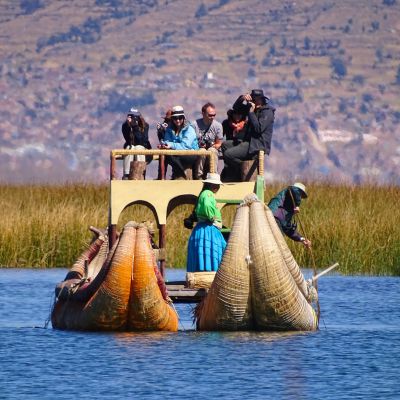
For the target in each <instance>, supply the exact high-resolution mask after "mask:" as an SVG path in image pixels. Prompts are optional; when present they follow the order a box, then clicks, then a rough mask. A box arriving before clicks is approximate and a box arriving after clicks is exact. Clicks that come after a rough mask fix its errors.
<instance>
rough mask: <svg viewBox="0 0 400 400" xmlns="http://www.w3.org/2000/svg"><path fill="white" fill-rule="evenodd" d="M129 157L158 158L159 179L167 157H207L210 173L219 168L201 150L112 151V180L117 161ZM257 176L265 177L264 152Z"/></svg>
mask: <svg viewBox="0 0 400 400" xmlns="http://www.w3.org/2000/svg"><path fill="white" fill-rule="evenodd" d="M127 155H134V156H135V155H144V156H158V157H159V168H158V179H161V180H164V179H165V156H205V157H208V158H209V165H210V172H216V170H217V166H216V165H215V163H214V157H213V156H214V154H213V153H212V152H210V151H207V150H205V149H199V150H166V149H154V150H153V149H151V150H125V149H116V150H111V153H110V180H114V179H115V174H116V160H118V159H121V158H122V157H123V156H127ZM257 175H261V176H264V151H260V152H259V153H258V173H257Z"/></svg>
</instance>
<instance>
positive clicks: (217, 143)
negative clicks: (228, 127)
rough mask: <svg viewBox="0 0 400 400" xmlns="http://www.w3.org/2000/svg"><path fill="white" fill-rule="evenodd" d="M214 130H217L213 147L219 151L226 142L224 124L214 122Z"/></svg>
mask: <svg viewBox="0 0 400 400" xmlns="http://www.w3.org/2000/svg"><path fill="white" fill-rule="evenodd" d="M214 130H215V140H214V144H213V146H212V147H214V148H216V149H217V150H218V149H219V148H220V147H221V145H222V142H223V140H224V133H223V128H222V124H221V123H220V122H218V121H215V122H214Z"/></svg>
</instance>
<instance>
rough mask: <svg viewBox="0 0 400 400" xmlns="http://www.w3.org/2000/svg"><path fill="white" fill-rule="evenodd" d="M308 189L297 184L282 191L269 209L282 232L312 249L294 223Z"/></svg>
mask: <svg viewBox="0 0 400 400" xmlns="http://www.w3.org/2000/svg"><path fill="white" fill-rule="evenodd" d="M307 197H308V196H307V191H306V187H305V186H304V185H303V184H302V183H300V182H296V183H294V184H293V185H291V186H288V187H287V188H285V189H283V190H282V191H280V192H279V193H278V194H277V195H275V196H274V197H273V198H272V199H271V200H270V201H269V203H268V207H269V209H270V210H271V211H272V214H273V215H274V217H275V221H276V222H277V224H278V226H279V228H280V229H281V231H282V232H283V233H284V234H285V235H286V236H288V237H289V238H290V239H292V240H294V241H295V242H301V243H303V244H304V246H305V247H306V248H308V249H309V248H311V241H310V240H309V239H307V238H305V237H303V236H302V235H300V233H299V232H298V231H297V223H296V222H295V221H292V219H294V216H295V215H296V214H297V213H299V212H300V203H301V200H302V199H306V198H307Z"/></svg>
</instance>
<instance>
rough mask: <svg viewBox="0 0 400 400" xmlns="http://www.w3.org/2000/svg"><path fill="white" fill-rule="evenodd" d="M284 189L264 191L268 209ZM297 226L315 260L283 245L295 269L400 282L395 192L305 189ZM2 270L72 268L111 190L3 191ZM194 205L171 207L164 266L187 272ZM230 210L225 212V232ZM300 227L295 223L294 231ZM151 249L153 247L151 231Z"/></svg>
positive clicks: (133, 215)
mask: <svg viewBox="0 0 400 400" xmlns="http://www.w3.org/2000/svg"><path fill="white" fill-rule="evenodd" d="M284 187H285V184H273V185H269V184H267V187H266V194H265V199H266V202H267V203H268V199H270V198H271V197H272V196H273V195H274V194H275V193H276V192H278V191H280V190H281V189H282V188H284ZM307 191H308V192H309V198H308V199H307V200H305V201H303V202H302V204H301V207H300V208H301V213H300V215H299V216H300V221H301V226H302V227H304V229H305V231H306V232H305V233H304V236H307V237H308V238H310V239H311V240H312V243H313V249H312V254H311V253H310V252H309V251H307V250H305V249H304V248H303V246H302V245H301V244H300V243H295V242H292V241H290V239H288V240H287V241H288V243H289V246H290V248H291V250H292V252H293V255H294V256H295V258H296V260H297V261H298V263H299V265H301V266H306V267H312V266H313V262H314V260H315V263H316V266H317V268H318V269H321V268H325V267H327V266H329V265H331V264H333V263H334V262H339V264H340V267H339V269H338V271H339V272H341V273H345V274H373V275H400V226H399V222H398V221H400V209H399V208H398V207H397V205H396V203H397V200H398V199H399V198H400V188H399V187H396V186H374V185H372V184H371V185H365V186H346V185H334V184H329V183H328V184H313V183H309V184H307ZM0 193H1V195H0V265H1V266H3V267H70V266H71V264H72V263H73V262H74V261H75V259H76V258H77V256H78V255H79V254H80V252H81V251H82V250H83V249H84V248H85V247H86V246H87V244H88V243H89V242H90V240H91V237H92V234H91V233H90V232H89V230H88V227H89V226H90V225H93V226H96V227H98V228H103V229H104V228H106V226H107V220H108V215H107V214H108V186H107V185H101V186H99V185H89V184H67V185H63V186H10V185H2V186H0ZM192 208H193V206H192V205H187V206H181V207H178V208H176V209H175V210H174V211H173V212H172V213H171V215H170V216H169V217H168V221H167V243H168V247H167V265H168V266H178V267H184V266H185V265H186V249H187V240H188V237H189V235H190V231H189V230H188V229H185V228H184V226H183V219H184V218H185V217H187V216H188V215H189V214H190V212H191V211H192ZM234 212H235V207H232V206H230V207H229V208H226V209H224V210H223V213H222V214H223V220H224V224H226V225H228V226H230V224H231V221H232V218H233V215H234ZM131 219H132V220H136V221H139V222H141V221H145V220H150V221H153V222H154V221H155V220H154V216H153V214H152V212H151V211H150V210H149V209H148V208H146V207H145V206H139V205H134V206H132V207H130V208H128V209H126V210H124V212H123V213H122V214H121V217H120V220H119V224H118V228H121V227H122V226H123V225H124V223H125V222H127V221H128V220H131ZM299 227H300V224H299ZM155 239H156V242H157V240H158V236H157V230H156V237H155Z"/></svg>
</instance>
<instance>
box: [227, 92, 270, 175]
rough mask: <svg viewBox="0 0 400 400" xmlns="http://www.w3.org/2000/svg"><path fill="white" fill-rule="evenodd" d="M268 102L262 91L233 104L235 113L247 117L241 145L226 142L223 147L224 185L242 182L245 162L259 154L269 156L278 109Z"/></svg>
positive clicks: (230, 141)
mask: <svg viewBox="0 0 400 400" xmlns="http://www.w3.org/2000/svg"><path fill="white" fill-rule="evenodd" d="M268 100H269V99H268V97H266V96H264V92H263V91H262V90H261V89H254V90H252V91H251V93H246V94H243V95H241V96H239V98H238V99H237V100H236V101H235V103H234V104H233V107H232V109H233V111H234V112H236V113H238V114H241V115H243V116H245V117H247V123H246V128H245V134H244V137H243V140H242V141H241V142H240V143H235V141H234V140H226V141H225V142H224V143H223V144H222V146H221V149H222V153H223V157H224V162H225V167H224V169H223V171H222V174H221V176H222V180H223V181H230V180H231V181H239V180H240V165H241V162H242V161H245V160H253V159H254V158H256V157H257V155H258V152H259V151H260V150H264V152H265V154H269V153H270V150H271V140H272V131H273V126H274V120H275V108H274V107H272V106H271V105H270V104H268Z"/></svg>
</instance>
